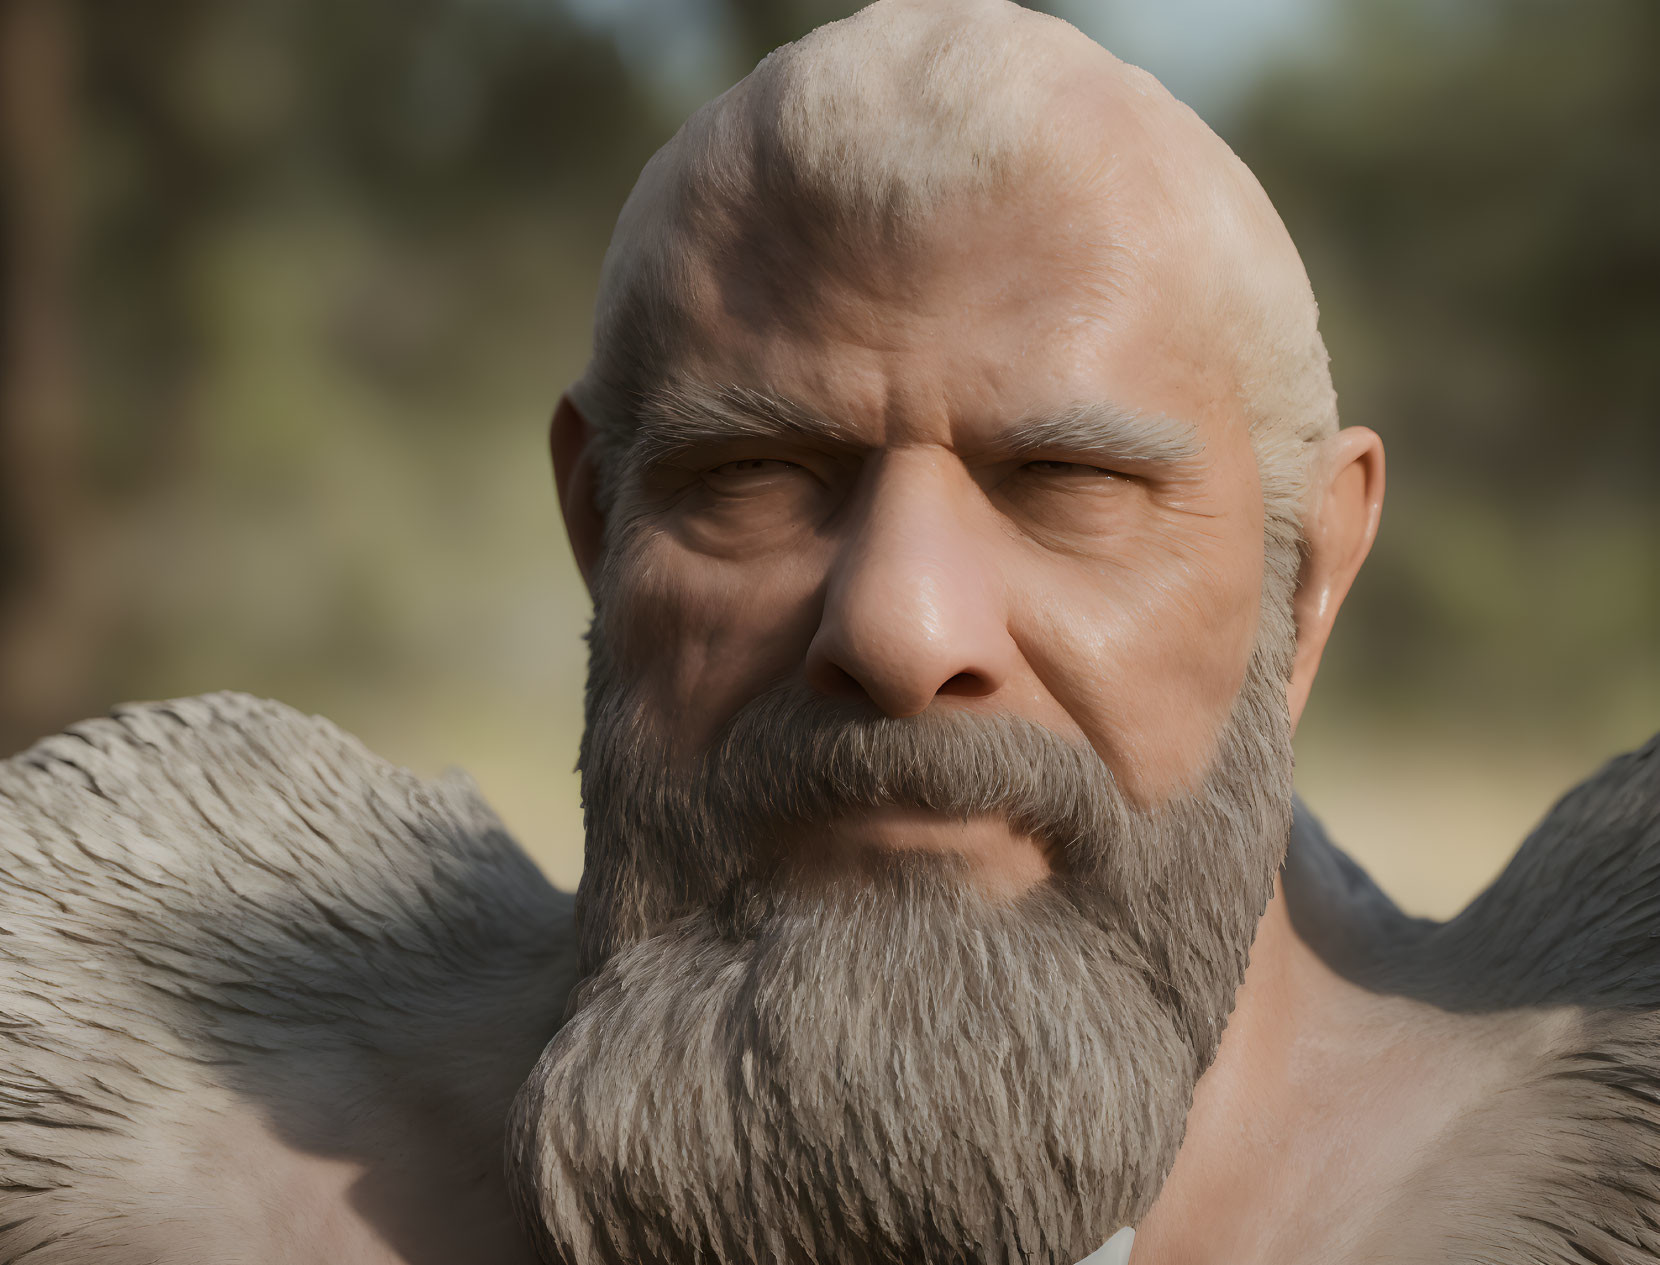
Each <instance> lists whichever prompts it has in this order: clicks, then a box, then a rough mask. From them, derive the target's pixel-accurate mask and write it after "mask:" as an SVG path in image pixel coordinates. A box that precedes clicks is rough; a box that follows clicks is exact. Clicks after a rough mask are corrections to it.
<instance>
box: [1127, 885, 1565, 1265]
mask: <svg viewBox="0 0 1660 1265" xmlns="http://www.w3.org/2000/svg"><path fill="white" fill-rule="evenodd" d="M1533 1022H1534V1021H1532V1020H1529V1019H1521V1018H1516V1017H1509V1018H1506V1017H1493V1018H1490V1019H1475V1018H1469V1017H1464V1016H1457V1015H1451V1014H1449V1013H1447V1012H1445V1011H1442V1010H1439V1009H1437V1008H1435V1007H1433V1006H1430V1005H1428V1004H1426V1003H1423V1002H1419V1001H1414V1000H1411V999H1408V998H1404V997H1396V996H1388V995H1383V994H1380V993H1374V992H1370V991H1368V990H1367V989H1365V988H1363V987H1361V986H1360V985H1359V984H1356V983H1353V982H1351V981H1350V980H1349V979H1346V978H1345V977H1344V976H1343V975H1340V974H1339V973H1338V972H1337V971H1335V970H1334V969H1332V966H1331V965H1329V964H1328V963H1327V961H1326V959H1324V958H1323V957H1322V956H1321V955H1320V954H1319V953H1317V952H1316V951H1315V950H1314V949H1313V948H1312V947H1310V945H1309V944H1308V942H1307V941H1305V940H1304V939H1303V938H1301V937H1300V936H1299V935H1298V933H1297V930H1296V928H1295V927H1294V926H1293V924H1292V920H1291V917H1290V914H1289V912H1288V910H1287V901H1286V897H1285V891H1284V888H1283V885H1282V884H1276V887H1275V891H1274V897H1273V899H1272V900H1271V901H1270V902H1269V905H1268V909H1267V912H1266V913H1265V914H1264V915H1263V918H1262V921H1261V923H1260V924H1259V925H1258V928H1257V934H1256V938H1255V940H1254V941H1253V943H1252V946H1251V958H1250V966H1249V968H1248V969H1247V970H1246V973H1245V981H1244V983H1243V984H1242V985H1241V986H1240V989H1239V992H1238V994H1237V996H1236V999H1235V1005H1234V1011H1233V1015H1232V1016H1231V1018H1230V1019H1229V1021H1228V1026H1227V1030H1226V1032H1225V1033H1224V1035H1223V1038H1222V1042H1221V1045H1220V1047H1219V1048H1218V1050H1217V1055H1216V1059H1215V1061H1214V1062H1213V1063H1212V1065H1211V1067H1210V1069H1209V1070H1208V1071H1207V1072H1206V1073H1205V1075H1204V1076H1203V1078H1201V1080H1200V1081H1199V1084H1198V1086H1197V1087H1196V1089H1195V1091H1194V1097H1193V1106H1192V1109H1191V1110H1190V1112H1189V1113H1188V1118H1187V1132H1186V1135H1185V1137H1184V1140H1183V1142H1182V1149H1181V1151H1180V1153H1179V1154H1178V1155H1177V1157H1176V1163H1175V1165H1174V1167H1173V1168H1172V1169H1171V1172H1170V1176H1169V1178H1168V1180H1167V1181H1166V1182H1165V1185H1164V1187H1163V1189H1162V1190H1161V1191H1160V1194H1159V1197H1158V1200H1157V1202H1156V1203H1155V1204H1154V1206H1153V1209H1152V1211H1151V1212H1149V1213H1148V1215H1147V1217H1146V1218H1145V1219H1144V1220H1143V1221H1142V1224H1141V1225H1140V1227H1138V1229H1137V1231H1136V1239H1135V1251H1134V1257H1133V1265H1201V1263H1207V1265H1208V1263H1210V1262H1221V1261H1226V1262H1229V1265H1267V1263H1268V1262H1274V1263H1275V1265H1302V1263H1304V1262H1310V1263H1312V1262H1317V1261H1318V1262H1330V1261H1332V1260H1338V1259H1344V1258H1345V1256H1344V1246H1343V1245H1345V1244H1348V1245H1350V1246H1352V1244H1353V1242H1354V1241H1355V1240H1356V1238H1357V1237H1365V1236H1366V1235H1368V1234H1369V1233H1370V1232H1371V1230H1372V1228H1373V1227H1375V1226H1376V1225H1377V1224H1378V1223H1379V1221H1380V1219H1386V1213H1387V1209H1388V1207H1389V1204H1390V1202H1391V1201H1392V1200H1393V1199H1394V1198H1395V1196H1396V1195H1397V1194H1398V1193H1399V1192H1400V1191H1401V1190H1402V1189H1403V1188H1404V1187H1405V1186H1406V1185H1407V1183H1408V1182H1409V1181H1410V1180H1411V1178H1412V1175H1413V1173H1414V1172H1415V1171H1416V1170H1417V1168H1418V1166H1419V1165H1420V1164H1421V1163H1422V1162H1423V1157H1424V1156H1425V1155H1426V1154H1429V1153H1432V1152H1433V1151H1434V1150H1435V1148H1436V1146H1437V1140H1438V1138H1439V1137H1441V1135H1442V1134H1443V1132H1444V1130H1445V1129H1446V1127H1447V1122H1448V1121H1449V1120H1454V1119H1457V1118H1458V1116H1459V1115H1460V1113H1461V1112H1462V1111H1463V1110H1464V1109H1465V1108H1466V1107H1467V1106H1468V1105H1469V1104H1471V1103H1472V1102H1475V1101H1478V1100H1479V1099H1481V1098H1483V1097H1484V1096H1485V1095H1486V1094H1488V1093H1490V1092H1491V1091H1492V1090H1493V1088H1494V1087H1495V1086H1496V1085H1497V1084H1498V1083H1500V1082H1502V1081H1505V1080H1507V1079H1508V1078H1509V1077H1510V1076H1511V1075H1513V1072H1514V1069H1509V1067H1508V1064H1509V1063H1510V1062H1511V1061H1513V1060H1512V1059H1511V1058H1510V1057H1507V1056H1499V1055H1495V1054H1493V1053H1492V1051H1494V1050H1495V1049H1497V1050H1506V1049H1508V1050H1509V1051H1511V1052H1512V1053H1516V1052H1519V1051H1522V1050H1525V1049H1529V1048H1532V1046H1533V1044H1534V1038H1535V1037H1536V1035H1537V1034H1533V1033H1532V1032H1531V1030H1530V1029H1527V1025H1529V1024H1532V1023H1533ZM1518 1024H1520V1025H1521V1027H1520V1028H1517V1025H1518ZM1495 1026H1499V1027H1504V1028H1505V1029H1506V1030H1505V1031H1504V1032H1503V1033H1500V1032H1496V1031H1493V1029H1494V1027H1495ZM1511 1028H1517V1030H1516V1031H1511V1030H1510V1029H1511ZM1524 1029H1526V1030H1524Z"/></svg>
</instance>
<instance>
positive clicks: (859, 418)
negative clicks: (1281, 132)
mask: <svg viewBox="0 0 1660 1265" xmlns="http://www.w3.org/2000/svg"><path fill="white" fill-rule="evenodd" d="M1131 218H1132V217H1127V216H1126V215H1124V213H1123V210H1122V208H1121V207H1120V206H1119V205H1117V204H1115V203H1114V202H1111V201H1109V200H1107V199H1104V198H1101V197H1099V196H1088V195H1086V194H1084V193H1080V192H1077V191H1074V190H1070V189H1067V188H1064V187H1061V186H1060V185H1059V184H1058V182H1057V184H1056V185H1055V187H1052V188H1049V189H1045V190H1028V191H1026V192H1025V195H1024V196H1020V197H1007V198H1003V199H1000V200H998V201H995V202H982V203H977V204H972V205H971V204H957V205H950V206H947V207H945V208H943V209H941V210H940V211H938V212H937V213H935V214H933V215H932V216H930V218H929V220H928V221H927V223H926V225H925V226H924V228H923V229H922V230H921V231H919V232H917V233H915V234H912V235H911V236H909V237H908V238H907V239H905V240H903V241H899V240H892V239H889V240H881V239H879V238H877V237H876V236H875V235H872V234H864V235H842V236H840V237H838V236H836V235H834V234H822V233H811V234H810V233H802V232H798V231H791V227H790V226H789V225H788V224H787V223H783V224H781V223H779V222H777V221H774V222H772V223H770V224H768V225H766V226H765V227H762V228H760V229H757V228H756V227H755V226H753V225H747V226H746V225H738V224H734V225H720V226H716V227H714V228H710V226H707V225H706V226H704V231H703V232H702V233H700V234H698V235H695V236H690V237H688V238H687V239H686V240H685V241H684V242H683V244H682V253H681V260H682V266H683V269H684V272H683V276H684V277H685V279H686V287H685V290H684V302H683V303H682V304H678V305H677V307H679V309H680V310H679V314H678V319H677V321H676V324H677V325H678V326H679V330H678V336H677V337H676V338H675V340H674V346H675V349H676V350H675V352H674V354H673V355H672V356H671V357H669V360H670V363H665V364H663V365H662V366H660V369H661V377H662V380H663V382H664V384H666V385H673V386H692V387H698V388H706V389H708V388H725V387H730V386H738V387H743V388H755V389H759V390H763V391H767V392H769V393H772V394H774V395H777V396H781V397H783V398H787V399H790V400H794V401H797V402H799V403H800V404H802V405H803V406H804V407H806V408H808V409H811V410H814V411H816V412H820V413H824V414H828V415H831V416H835V417H836V418H838V419H839V420H840V421H842V422H843V423H844V424H846V425H848V426H850V427H854V428H856V429H857V430H858V432H859V435H860V437H861V439H862V440H863V441H864V442H869V443H873V444H882V443H890V442H901V441H903V440H904V439H905V438H907V437H911V438H915V437H919V435H918V432H919V428H920V429H921V431H924V432H925V431H926V430H927V429H928V428H930V427H932V428H934V429H936V430H937V429H938V428H940V427H941V426H945V425H949V426H950V427H952V428H953V429H954V432H955V433H957V434H958V435H959V436H960V434H961V432H963V431H964V430H967V431H970V432H995V430H996V429H997V428H998V427H999V426H1002V425H1006V424H1011V423H1012V422H1013V421H1014V420H1015V419H1020V418H1028V417H1031V416H1033V415H1037V414H1057V413H1061V412H1065V411H1068V410H1071V409H1075V408H1076V406H1077V405H1078V404H1079V403H1080V402H1084V401H1098V402H1101V403H1103V404H1108V405H1111V406H1113V407H1114V408H1116V409H1118V410H1119V411H1121V412H1126V413H1141V414H1147V415H1164V416H1168V417H1171V418H1179V419H1184V420H1186V421H1188V422H1190V423H1191V424H1192V425H1193V426H1194V427H1195V428H1196V429H1198V430H1199V431H1201V432H1202V433H1203V434H1204V436H1205V441H1206V443H1207V444H1209V443H1210V442H1211V441H1213V440H1223V441H1226V440H1228V439H1229V437H1230V436H1231V435H1233V433H1234V432H1237V436H1236V437H1238V438H1243V437H1244V429H1243V428H1244V423H1243V420H1242V417H1241V414H1240V408H1239V404H1238V399H1237V385H1238V384H1237V382H1236V375H1235V373H1234V371H1233V366H1232V363H1231V360H1230V358H1229V357H1228V356H1227V355H1226V354H1225V350H1226V349H1225V347H1223V346H1221V345H1219V340H1218V338H1217V337H1216V335H1215V333H1214V332H1213V331H1212V330H1211V328H1210V325H1211V322H1210V321H1209V320H1207V313H1206V311H1205V310H1204V308H1203V306H1202V303H1200V302H1198V301H1197V300H1196V297H1195V296H1194V294H1193V293H1192V290H1193V287H1190V286H1183V285H1181V284H1178V283H1176V282H1173V281H1172V280H1170V279H1169V278H1168V277H1165V276H1164V274H1166V273H1168V271H1169V270H1168V269H1160V268H1158V267H1156V266H1155V265H1156V264H1157V262H1158V259H1159V256H1160V253H1161V248H1160V247H1159V246H1158V245H1157V244H1156V243H1154V242H1152V241H1151V240H1150V239H1149V237H1148V235H1147V234H1145V233H1138V232H1135V231H1133V229H1132V227H1131V224H1130V220H1131ZM1161 278H1163V279H1161ZM984 437H985V438H988V439H994V438H995V435H994V434H986V435H985V436H984Z"/></svg>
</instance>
